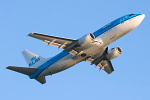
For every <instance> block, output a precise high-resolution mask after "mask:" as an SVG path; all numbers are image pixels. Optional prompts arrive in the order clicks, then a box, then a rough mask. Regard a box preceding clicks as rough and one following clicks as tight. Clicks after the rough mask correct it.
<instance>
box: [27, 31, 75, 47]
mask: <svg viewBox="0 0 150 100" xmlns="http://www.w3.org/2000/svg"><path fill="white" fill-rule="evenodd" d="M28 36H31V37H34V38H37V39H40V40H42V41H43V42H44V43H46V44H48V46H49V45H53V46H56V47H58V48H63V49H68V48H71V47H73V46H74V45H75V44H76V42H77V40H74V39H68V38H62V37H56V36H51V35H45V34H40V33H30V34H28Z"/></svg>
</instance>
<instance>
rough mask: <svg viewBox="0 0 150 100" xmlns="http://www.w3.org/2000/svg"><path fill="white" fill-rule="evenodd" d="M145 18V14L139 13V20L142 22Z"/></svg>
mask: <svg viewBox="0 0 150 100" xmlns="http://www.w3.org/2000/svg"><path fill="white" fill-rule="evenodd" d="M144 18H145V14H141V15H139V22H140V23H141V22H142V21H143V19H144Z"/></svg>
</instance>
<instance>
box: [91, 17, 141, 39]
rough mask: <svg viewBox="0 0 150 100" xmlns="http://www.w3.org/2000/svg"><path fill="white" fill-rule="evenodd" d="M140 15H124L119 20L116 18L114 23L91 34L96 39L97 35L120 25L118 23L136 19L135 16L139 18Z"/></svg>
mask: <svg viewBox="0 0 150 100" xmlns="http://www.w3.org/2000/svg"><path fill="white" fill-rule="evenodd" d="M139 15H141V14H128V15H125V16H123V17H121V18H118V19H116V20H115V21H113V22H111V23H109V24H107V25H105V26H103V27H102V28H100V29H99V30H97V31H95V32H94V33H93V34H94V36H95V38H96V37H98V36H99V35H101V34H103V33H104V32H106V31H108V30H110V29H111V28H113V27H115V26H116V25H118V24H120V23H123V22H125V21H127V20H129V19H131V18H133V17H136V16H139Z"/></svg>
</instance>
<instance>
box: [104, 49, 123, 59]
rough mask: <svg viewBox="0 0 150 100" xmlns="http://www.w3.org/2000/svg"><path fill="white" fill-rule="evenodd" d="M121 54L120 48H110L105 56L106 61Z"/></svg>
mask: <svg viewBox="0 0 150 100" xmlns="http://www.w3.org/2000/svg"><path fill="white" fill-rule="evenodd" d="M121 54H122V50H121V48H120V47H115V48H112V49H111V50H109V51H108V54H107V55H106V57H107V59H109V60H112V59H114V58H116V57H118V56H120V55H121Z"/></svg>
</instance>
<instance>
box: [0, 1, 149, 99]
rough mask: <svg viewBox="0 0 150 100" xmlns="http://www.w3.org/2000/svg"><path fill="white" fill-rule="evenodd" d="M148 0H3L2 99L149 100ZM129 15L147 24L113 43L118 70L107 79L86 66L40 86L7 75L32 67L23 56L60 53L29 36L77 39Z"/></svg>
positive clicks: (0, 7) (0, 4)
mask: <svg viewBox="0 0 150 100" xmlns="http://www.w3.org/2000/svg"><path fill="white" fill-rule="evenodd" d="M149 4H150V1H149V0H123V1H122V0H114V1H112V0H42V1H41V0H0V22H1V24H0V33H1V37H0V47H1V49H0V61H1V64H0V80H1V81H0V82H1V83H0V84H1V86H0V94H1V96H0V99H1V100H3V99H4V100H9V99H11V100H46V99H48V100H70V99H71V100H81V99H82V100H149V99H150V77H149V76H150V74H149V71H150V66H149V62H150V61H149V55H150V52H149V51H150V47H149V45H148V44H149V43H150V39H149V37H150V35H149V31H148V29H149V26H150V17H149V16H150V6H149ZM130 13H137V14H139V13H141V14H142V13H144V14H145V15H146V17H145V19H144V20H143V22H142V23H141V24H140V25H139V26H138V27H137V28H136V29H134V30H133V31H132V32H130V33H129V34H127V35H126V36H124V37H123V38H121V39H119V40H117V41H115V42H114V43H112V44H111V45H110V46H109V49H111V48H113V47H116V46H120V47H121V48H122V50H123V53H122V55H121V56H119V57H118V58H116V59H114V60H112V63H113V66H114V69H115V71H114V72H113V73H112V74H110V75H107V74H106V73H105V72H104V71H99V69H98V68H95V66H94V65H90V63H88V62H81V63H79V64H77V65H75V66H73V67H71V68H70V69H67V70H65V71H63V72H60V73H57V74H54V75H52V76H47V77H46V79H47V83H46V84H44V85H41V84H39V83H38V82H36V81H35V80H30V79H29V78H28V77H27V76H25V75H23V74H20V73H16V72H13V71H10V70H7V69H6V67H7V66H9V65H14V66H22V67H23V66H25V67H28V66H27V64H26V62H25V60H24V58H23V56H22V53H21V52H22V51H23V50H25V49H29V50H31V51H32V52H34V53H36V54H38V55H40V56H42V57H44V58H48V57H51V56H54V55H56V54H57V53H59V52H61V51H62V50H58V48H56V47H53V46H49V47H47V45H46V44H44V43H42V41H40V40H36V39H34V38H31V37H26V36H27V35H28V34H29V33H30V32H39V33H43V34H49V35H54V36H60V37H66V38H72V39H78V38H80V37H81V36H83V35H85V34H87V33H89V32H94V31H96V30H97V29H99V28H101V27H102V26H104V25H106V24H108V23H109V22H111V21H113V20H115V19H117V18H119V17H121V16H124V15H126V14H130Z"/></svg>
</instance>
